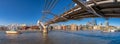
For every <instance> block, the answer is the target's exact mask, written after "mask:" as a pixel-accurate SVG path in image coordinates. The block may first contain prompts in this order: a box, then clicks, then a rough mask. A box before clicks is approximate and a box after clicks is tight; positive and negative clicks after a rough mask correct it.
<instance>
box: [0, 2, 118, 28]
mask: <svg viewBox="0 0 120 44" xmlns="http://www.w3.org/2000/svg"><path fill="white" fill-rule="evenodd" d="M71 2H72V1H71V0H60V2H59V3H58V4H57V5H56V7H55V8H54V9H53V10H52V13H54V14H62V13H63V12H64V9H63V8H64V7H67V5H69V4H70V3H71ZM43 5H44V4H43V0H0V25H7V24H13V23H17V24H36V22H37V21H38V20H39V19H40V18H41V16H42V13H41V11H42V9H43ZM48 18H50V19H52V18H53V16H51V15H48ZM96 20H97V22H98V23H100V22H101V23H104V21H105V20H104V19H103V18H97V19H96ZM88 21H90V18H89V19H83V20H80V21H75V20H71V21H68V22H64V23H67V24H71V23H75V24H85V23H86V22H88ZM109 22H110V25H115V26H120V23H119V22H120V18H110V19H109Z"/></svg>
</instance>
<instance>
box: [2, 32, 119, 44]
mask: <svg viewBox="0 0 120 44" xmlns="http://www.w3.org/2000/svg"><path fill="white" fill-rule="evenodd" d="M0 44H120V33H119V32H114V33H103V32H98V31H76V32H68V31H50V32H49V33H48V34H43V33H42V32H39V31H38V32H22V34H5V33H4V32H0Z"/></svg>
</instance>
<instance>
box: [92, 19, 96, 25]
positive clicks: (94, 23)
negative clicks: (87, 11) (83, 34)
mask: <svg viewBox="0 0 120 44" xmlns="http://www.w3.org/2000/svg"><path fill="white" fill-rule="evenodd" d="M91 23H92V25H93V26H95V25H97V22H96V20H95V19H94V18H92V22H91Z"/></svg>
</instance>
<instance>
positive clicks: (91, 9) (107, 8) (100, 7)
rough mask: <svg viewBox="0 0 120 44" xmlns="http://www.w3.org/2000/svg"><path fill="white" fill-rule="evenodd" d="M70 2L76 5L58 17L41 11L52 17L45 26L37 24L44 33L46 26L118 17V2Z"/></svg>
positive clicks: (105, 0) (119, 13)
mask: <svg viewBox="0 0 120 44" xmlns="http://www.w3.org/2000/svg"><path fill="white" fill-rule="evenodd" d="M72 1H73V2H74V3H75V4H76V5H75V6H74V7H73V8H71V9H70V10H68V11H66V12H64V13H63V14H61V15H59V16H58V15H55V14H52V13H50V12H48V11H43V12H44V13H49V14H52V15H53V16H54V18H53V19H51V20H49V21H47V22H46V23H45V24H43V23H42V21H40V23H39V24H40V25H41V26H42V27H43V28H44V30H45V31H44V32H47V30H46V26H48V25H50V24H54V23H58V22H64V21H68V20H77V19H84V18H98V17H101V18H104V19H109V18H111V17H115V18H116V17H117V18H119V17H120V0H89V1H86V2H84V1H82V0H72ZM44 16H45V14H44ZM44 16H43V18H45V17H44Z"/></svg>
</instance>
